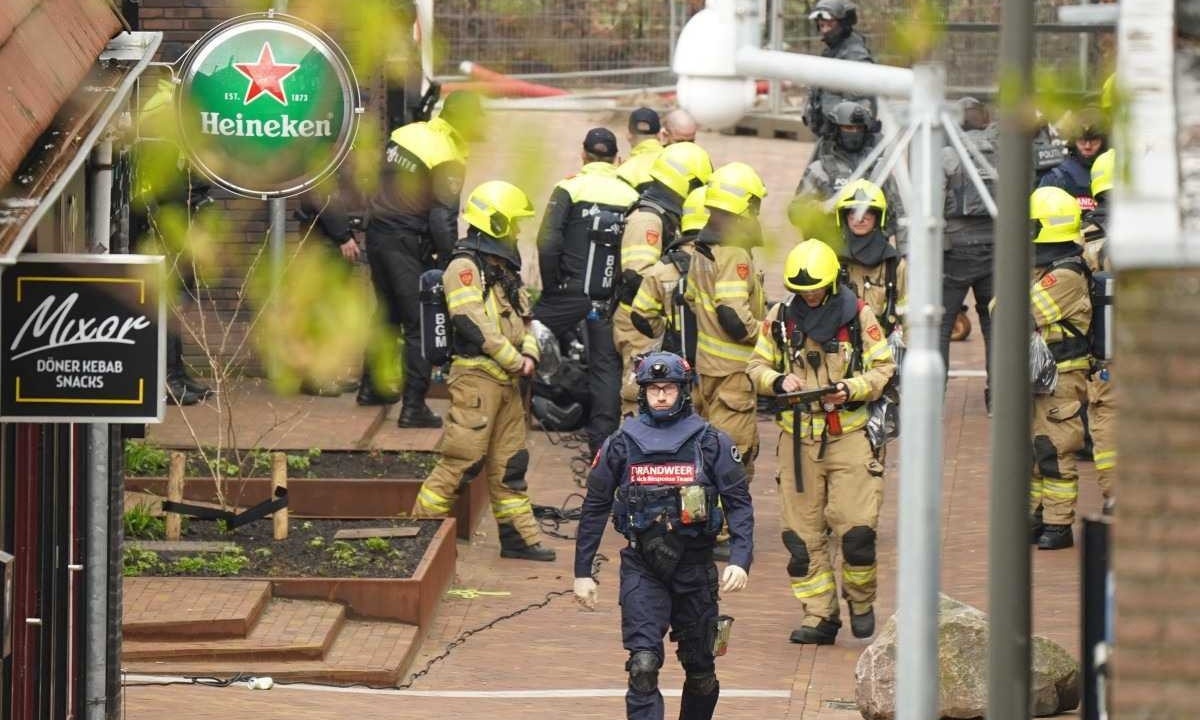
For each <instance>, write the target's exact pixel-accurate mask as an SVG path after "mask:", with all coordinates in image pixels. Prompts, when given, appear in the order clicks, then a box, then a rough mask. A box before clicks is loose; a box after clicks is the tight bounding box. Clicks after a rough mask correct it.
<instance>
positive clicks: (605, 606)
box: [126, 113, 1100, 720]
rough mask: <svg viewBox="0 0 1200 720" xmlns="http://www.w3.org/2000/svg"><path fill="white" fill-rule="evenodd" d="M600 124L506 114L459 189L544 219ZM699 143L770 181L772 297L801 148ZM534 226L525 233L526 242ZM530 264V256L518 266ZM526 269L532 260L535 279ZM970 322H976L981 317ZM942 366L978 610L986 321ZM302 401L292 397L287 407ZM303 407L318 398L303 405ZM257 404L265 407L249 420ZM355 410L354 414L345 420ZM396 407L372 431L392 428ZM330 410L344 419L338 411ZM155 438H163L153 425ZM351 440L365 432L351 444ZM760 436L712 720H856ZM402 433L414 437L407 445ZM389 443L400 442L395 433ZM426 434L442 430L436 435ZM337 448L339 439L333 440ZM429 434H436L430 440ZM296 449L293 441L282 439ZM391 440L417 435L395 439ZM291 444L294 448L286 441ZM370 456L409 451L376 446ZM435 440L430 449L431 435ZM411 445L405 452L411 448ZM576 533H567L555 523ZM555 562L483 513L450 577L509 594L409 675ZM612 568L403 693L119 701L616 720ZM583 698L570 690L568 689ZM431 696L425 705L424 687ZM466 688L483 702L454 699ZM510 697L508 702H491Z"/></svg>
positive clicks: (556, 581) (550, 574) (1055, 631)
mask: <svg viewBox="0 0 1200 720" xmlns="http://www.w3.org/2000/svg"><path fill="white" fill-rule="evenodd" d="M601 124H606V125H609V126H610V127H623V125H624V120H623V119H622V118H615V117H613V116H611V115H607V114H593V115H586V114H565V113H564V114H538V113H510V114H508V115H506V116H504V117H502V118H501V119H500V120H498V126H497V127H496V128H493V131H492V132H491V133H490V134H491V136H492V137H496V138H503V139H504V142H496V143H489V144H488V146H487V147H483V148H479V149H478V151H477V152H476V153H475V154H474V155H473V156H472V163H471V167H470V172H471V177H470V178H468V182H467V185H468V186H471V185H473V183H475V182H478V181H481V180H484V179H488V178H490V177H505V178H510V179H512V180H514V181H515V182H517V183H518V184H521V185H522V187H526V188H527V189H528V190H529V192H530V196H531V197H532V198H533V199H534V202H535V205H536V206H537V208H538V211H539V214H540V211H541V208H542V206H543V205H544V202H545V198H546V197H547V196H548V195H549V189H550V186H551V185H552V184H553V182H554V180H555V178H558V177H563V176H565V175H567V174H570V173H572V172H574V171H575V170H576V168H577V167H578V165H577V159H576V158H577V157H578V151H577V148H578V147H579V145H578V143H579V142H580V140H581V138H582V137H583V135H584V132H585V131H586V130H587V128H589V127H591V126H593V125H601ZM700 142H701V143H702V144H703V145H704V146H705V147H707V148H708V149H709V151H710V152H711V153H712V155H713V159H714V163H716V164H720V163H722V162H728V161H729V160H732V159H739V160H744V161H746V162H749V163H751V164H752V165H753V166H754V167H755V168H756V169H758V170H759V172H760V173H761V174H762V175H763V178H764V180H765V181H766V184H767V186H768V188H769V190H770V194H769V195H768V197H767V199H766V201H765V202H764V204H763V218H764V223H765V225H766V230H767V241H768V244H767V246H766V247H765V248H764V249H763V250H762V254H761V258H762V261H763V262H762V264H763V266H764V267H765V269H766V275H767V288H768V291H769V294H770V295H772V296H775V297H778V296H779V294H780V292H781V291H780V287H781V282H780V276H781V274H782V262H781V261H782V258H783V256H784V255H785V253H786V251H787V249H789V248H790V247H791V246H792V245H793V244H794V243H795V241H796V240H798V239H800V238H799V235H798V233H796V232H795V231H794V230H792V229H791V228H790V227H789V226H787V223H786V220H785V219H784V218H785V213H784V207H785V206H786V203H787V200H788V199H790V197H791V193H792V189H793V188H794V187H795V185H796V182H797V179H798V178H799V175H800V172H801V170H802V168H803V164H804V159H805V158H807V157H808V154H809V152H810V150H811V147H810V146H807V145H802V144H797V143H794V142H788V141H777V140H760V139H757V138H745V137H728V136H721V135H715V134H709V133H705V134H702V135H701V137H700ZM527 234H530V233H527ZM534 257H536V255H534V254H532V253H528V252H527V253H526V258H527V260H532V259H533V258H534ZM535 269H536V262H528V261H527V262H526V271H527V272H526V274H527V276H528V277H529V278H530V279H532V278H533V276H534V275H536V272H534V270H535ZM976 327H978V325H977V321H976ZM953 354H954V357H953V358H952V363H951V369H952V370H959V371H967V375H966V376H963V377H956V378H952V379H951V380H950V383H949V387H948V393H947V398H946V406H945V420H946V422H945V427H944V430H943V432H944V438H945V452H946V462H945V472H944V475H943V489H942V500H943V514H942V523H943V525H942V532H943V538H944V542H943V547H942V587H943V590H944V591H945V592H946V593H948V594H950V595H952V596H954V597H956V598H959V599H961V600H964V601H966V602H969V603H971V604H974V605H976V606H977V607H980V608H981V609H984V610H986V609H987V498H988V479H987V478H988V460H989V451H988V418H987V416H986V415H985V413H984V405H983V385H984V381H983V378H982V377H980V376H977V375H981V373H978V371H980V370H982V368H983V346H982V342H981V340H980V338H979V334H978V329H976V332H975V333H974V335H973V337H972V338H971V339H970V340H969V341H968V342H966V343H959V344H956V345H955V346H954V349H953ZM296 402H300V401H296ZM303 402H310V401H308V400H304V401H303ZM319 402H321V403H325V404H329V403H332V404H333V405H331V406H330V407H332V408H334V409H338V410H339V411H340V412H342V413H346V414H345V415H330V414H327V413H325V411H322V412H321V413H315V412H314V413H311V414H310V415H309V418H310V420H312V421H314V422H310V423H308V424H305V425H303V426H301V427H300V428H298V429H297V430H296V431H295V433H293V435H294V437H296V438H299V440H297V441H294V442H299V443H300V444H299V445H297V446H295V447H297V448H298V449H299V448H307V447H309V446H311V445H314V444H322V443H323V442H324V438H325V437H328V436H335V437H343V436H345V437H349V436H353V438H351V440H350V441H349V442H350V443H351V445H350V446H351V447H353V441H354V440H356V439H357V438H359V437H362V433H361V432H359V427H360V426H359V425H358V423H362V429H363V430H365V429H366V428H367V427H368V426H369V424H370V420H371V419H372V418H374V415H372V414H371V413H370V412H365V413H363V415H362V417H360V416H359V415H358V414H357V413H358V412H360V411H358V409H357V408H355V407H354V405H353V400H352V399H350V397H349V396H344V397H343V398H340V399H337V400H332V401H325V400H322V401H319ZM256 412H267V411H266V410H262V409H260V410H257V411H256ZM352 413H354V417H353V419H347V418H350V417H351V414H352ZM394 417H395V411H392V413H391V414H390V416H389V417H388V418H387V420H386V421H385V422H383V423H382V424H381V425H380V433H383V432H384V429H386V430H387V432H388V433H389V434H390V433H392V432H395V428H394ZM335 418H336V422H335V421H334V419H335ZM153 432H154V434H155V436H158V432H159V431H158V430H155V431H153ZM355 433H359V434H358V435H355ZM760 433H761V436H762V440H763V450H762V455H761V456H760V458H759V460H758V478H759V480H757V481H756V483H755V485H754V487H753V488H752V491H753V495H754V500H755V509H756V514H757V528H756V540H757V547H756V552H755V558H756V561H755V565H754V568H753V570H752V573H751V577H750V585H749V588H748V589H747V590H746V591H745V592H743V593H741V594H737V595H732V596H729V597H728V598H727V599H726V600H725V601H724V602H723V603H722V611H723V612H725V613H728V614H730V615H733V616H735V617H736V618H737V622H736V623H735V625H734V632H733V640H732V644H731V647H730V651H729V654H728V655H727V656H725V657H724V658H722V659H721V660H720V661H719V668H718V671H719V674H720V677H721V684H722V692H723V696H722V699H721V702H720V705H719V706H718V710H717V716H718V717H720V718H727V719H729V720H738V719H743V718H744V719H753V720H777V719H782V718H793V719H795V720H849V719H850V718H858V717H859V714H858V712H857V711H856V710H854V709H853V707H854V706H853V698H854V665H855V662H856V660H857V658H858V655H859V654H860V652H861V651H862V649H863V648H864V647H865V646H866V644H867V643H866V641H859V640H854V639H853V638H852V637H851V636H850V634H849V632H848V631H847V632H845V633H843V636H842V638H841V639H840V640H839V642H838V644H837V645H835V646H832V647H822V648H812V647H802V646H799V645H792V644H790V643H789V642H788V641H787V636H788V633H789V632H790V631H791V629H792V628H793V627H795V626H796V625H797V624H798V623H799V621H800V608H799V604H798V602H797V601H796V600H795V599H793V598H792V596H791V592H790V589H789V586H788V578H787V574H786V571H785V567H786V563H787V559H786V555H785V550H784V548H783V547H782V544H781V543H780V541H779V536H780V527H779V518H778V508H779V504H778V494H777V492H776V487H775V483H774V482H773V481H772V478H773V476H774V473H775V469H776V467H777V462H776V456H775V452H776V446H777V443H778V431H777V430H776V429H775V428H774V426H773V425H771V424H770V423H767V422H763V423H761V424H760ZM404 437H407V436H404ZM398 438H399V434H398ZM434 439H436V435H434ZM343 441H344V440H343ZM421 441H422V442H428V440H427V439H425V438H422V439H421ZM289 442H292V441H289ZM396 442H397V443H401V442H410V440H408V439H397V440H396ZM284 445H285V446H288V445H286V443H285V444H284ZM379 446H380V447H387V448H389V449H390V448H392V447H395V449H402V448H401V446H400V445H396V446H391V445H386V444H384V443H382V441H381V442H380V444H379ZM430 446H431V443H430ZM414 449H415V448H414ZM531 453H532V458H533V462H532V464H531V468H530V474H529V484H530V487H531V488H532V492H533V494H534V500H535V502H538V503H541V504H555V505H557V504H561V503H563V502H564V501H569V503H570V504H576V503H578V498H568V496H569V494H570V493H571V492H573V491H575V490H576V487H575V485H574V483H573V481H572V479H571V477H570V473H569V472H568V471H567V466H568V458H569V456H570V455H571V453H570V452H567V451H565V450H564V449H563V448H560V447H554V446H552V445H551V444H550V443H549V442H548V441H547V438H546V437H545V436H542V435H537V436H534V437H533V439H532V446H531ZM888 465H889V470H888V472H889V475H888V478H889V485H888V486H887V488H886V491H885V492H886V494H885V505H884V509H883V516H882V518H881V522H880V528H879V549H880V551H879V560H880V574H879V578H880V587H879V604H878V608H877V613H878V617H879V621H880V624H881V625H882V622H883V621H884V620H885V619H886V618H887V617H888V616H890V615H891V614H892V613H893V612H894V611H895V607H896V603H895V592H896V576H895V568H896V552H895V547H896V511H897V508H896V501H897V494H898V493H897V486H896V483H897V481H898V478H897V475H898V471H897V464H896V453H895V452H893V453H892V457H891V458H890V460H889V463H888ZM1084 472H1085V480H1084V482H1082V487H1081V496H1080V507H1081V508H1083V509H1085V510H1092V511H1098V510H1099V507H1100V499H1099V492H1098V490H1097V489H1096V486H1095V483H1094V481H1093V480H1092V477H1091V474H1090V466H1085V468H1084ZM564 530H565V531H566V532H568V533H571V534H573V533H574V526H573V525H568V526H566V527H565V528H564ZM547 542H548V543H549V544H550V545H551V546H552V547H554V548H556V549H557V550H558V552H559V558H558V560H557V562H555V563H551V564H546V565H542V564H538V563H523V562H514V561H508V560H499V559H498V549H497V548H498V544H497V541H496V537H495V525H494V524H493V523H492V522H491V521H490V520H485V521H484V522H483V523H481V525H480V527H479V528H478V533H477V534H476V537H475V538H474V540H473V541H472V542H471V543H470V545H469V546H468V545H465V544H462V545H460V548H459V564H458V577H457V578H456V585H457V586H458V587H463V588H476V589H479V590H487V591H495V592H506V593H510V595H508V596H501V597H495V596H483V597H478V598H475V599H455V598H446V599H445V600H443V601H442V604H441V607H440V609H439V613H438V616H437V620H436V624H435V627H434V628H432V630H431V632H430V634H429V636H428V638H427V639H426V641H425V643H424V645H423V646H422V649H421V652H420V655H419V656H418V658H417V660H416V662H415V664H414V666H413V667H414V668H421V667H422V666H423V665H424V664H425V663H426V661H427V660H429V659H430V658H432V657H434V656H435V655H437V654H439V653H441V652H442V651H443V650H444V648H445V646H446V644H447V643H448V642H450V641H452V640H453V639H454V638H456V637H457V636H458V635H459V634H460V633H462V632H463V631H465V630H468V629H472V628H477V627H479V626H482V625H484V624H486V623H488V622H490V621H492V620H494V619H496V618H498V617H501V616H503V615H506V614H508V613H511V612H513V611H515V610H517V609H519V608H522V607H524V606H526V605H528V604H529V603H531V602H535V601H539V600H542V599H544V597H545V593H547V592H548V591H556V590H557V591H569V589H570V587H571V579H572V570H571V560H572V554H573V547H572V543H570V542H567V541H562V540H556V539H549V540H547ZM619 546H620V544H619V543H618V538H617V536H616V535H615V534H614V533H612V532H611V530H610V531H609V533H608V535H607V537H606V542H605V544H604V546H603V547H602V552H603V553H605V554H606V555H607V556H608V557H609V558H613V559H615V558H616V557H617V550H618V548H619ZM1034 561H1035V562H1034V583H1035V587H1036V588H1037V589H1038V594H1037V596H1036V597H1035V599H1034V607H1033V613H1034V630H1035V632H1037V633H1040V634H1044V635H1047V636H1049V637H1050V638H1052V639H1054V640H1055V641H1057V642H1059V643H1061V644H1063V645H1064V646H1065V647H1066V648H1067V649H1068V651H1070V652H1071V653H1072V654H1075V655H1077V654H1078V650H1077V646H1078V610H1077V603H1078V600H1077V598H1078V566H1079V556H1078V553H1077V551H1074V550H1072V551H1061V552H1056V553H1035V554H1034ZM616 577H617V575H616V568H615V567H613V566H612V564H608V565H606V566H605V567H604V568H603V570H602V571H601V575H600V581H601V586H600V606H599V608H598V609H597V611H596V612H593V613H589V612H584V611H582V610H580V609H578V607H577V606H576V605H575V603H574V602H573V601H572V600H571V599H570V598H569V597H560V598H555V599H553V600H552V601H551V602H550V603H549V605H548V606H547V607H545V608H541V609H537V610H533V611H530V612H527V613H523V614H521V615H519V616H517V617H514V618H512V619H509V620H504V621H502V622H500V623H498V624H497V625H496V626H495V627H493V628H491V629H488V630H486V631H483V632H480V633H478V634H476V635H474V636H472V637H471V638H470V639H468V640H467V641H466V642H465V643H464V644H463V645H461V646H459V647H457V648H456V649H454V650H453V651H452V652H451V653H450V655H449V656H448V657H447V658H446V659H445V660H442V661H440V662H437V663H436V664H434V665H433V666H432V667H431V668H430V670H429V672H428V674H427V675H425V676H423V677H421V678H419V679H417V680H416V681H415V682H414V683H413V685H412V691H409V692H406V693H402V694H400V695H397V694H396V693H394V692H393V693H383V694H380V693H367V692H347V691H331V690H320V689H297V688H286V687H277V688H276V689H275V690H272V691H270V692H262V691H250V690H247V689H245V688H244V687H235V688H229V689H211V688H189V687H168V688H144V687H142V688H130V689H128V690H127V693H126V703H127V707H128V715H127V717H128V718H129V719H130V720H156V719H157V718H159V717H164V716H179V717H187V718H190V719H195V720H201V719H203V718H213V719H214V720H215V719H218V718H219V719H220V720H224V719H225V718H227V717H229V716H231V715H233V714H238V715H242V714H246V715H253V716H254V717H256V718H259V719H260V720H275V719H276V718H278V719H279V720H285V719H286V720H300V719H301V718H329V719H331V720H332V719H334V718H339V719H340V718H347V717H364V718H376V717H378V718H383V717H386V718H389V719H391V720H406V719H410V718H411V719H414V720H415V719H417V718H422V719H423V718H432V717H454V718H458V719H460V720H495V719H496V718H505V719H507V718H528V719H529V720H543V719H544V720H551V719H554V720H557V719H559V718H569V719H570V720H591V719H597V720H599V719H600V718H603V719H605V720H612V719H613V718H619V717H622V716H623V707H624V706H623V700H622V694H623V691H624V686H625V674H624V671H623V664H624V661H625V653H624V651H623V650H622V649H621V641H620V633H619V627H618V622H619V608H618V607H617V603H616V597H615V595H616V593H615V586H616ZM681 683H682V675H681V673H680V672H679V669H678V666H677V664H675V663H674V662H673V658H672V659H671V660H668V662H667V664H666V666H665V667H664V670H663V672H662V676H661V684H662V686H663V687H664V688H669V689H670V688H678V687H679V686H680V684H681ZM569 691H576V692H569ZM426 693H431V695H429V694H426ZM463 693H491V694H490V695H487V694H485V695H475V696H469V697H460V696H458V695H462V694H463ZM497 694H499V695H505V694H508V695H509V696H503V697H502V696H498V695H497ZM667 707H668V717H673V716H674V713H675V712H676V711H677V708H678V700H677V699H676V697H670V696H669V697H668V700H667Z"/></svg>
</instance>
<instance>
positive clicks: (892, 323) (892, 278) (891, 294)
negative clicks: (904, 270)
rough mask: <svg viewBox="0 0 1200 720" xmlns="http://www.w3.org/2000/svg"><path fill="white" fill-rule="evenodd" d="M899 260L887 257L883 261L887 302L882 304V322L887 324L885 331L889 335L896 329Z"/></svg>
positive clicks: (898, 298) (898, 301)
mask: <svg viewBox="0 0 1200 720" xmlns="http://www.w3.org/2000/svg"><path fill="white" fill-rule="evenodd" d="M899 266H900V258H898V257H889V258H886V259H885V260H884V261H883V283H884V288H885V291H886V292H885V297H886V298H887V302H886V303H885V304H884V308H883V314H884V316H885V317H883V318H882V319H883V322H885V323H887V327H886V330H887V332H888V334H889V335H890V334H891V332H892V330H893V328H895V327H896V320H897V318H896V306H897V305H899V303H900V288H899V286H898V285H897V282H896V279H897V275H898V274H899V269H898V268H899Z"/></svg>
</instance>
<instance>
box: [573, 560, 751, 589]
mask: <svg viewBox="0 0 1200 720" xmlns="http://www.w3.org/2000/svg"><path fill="white" fill-rule="evenodd" d="M749 579H750V578H749V576H747V575H746V571H745V570H743V569H741V568H740V567H738V566H737V565H726V566H725V574H724V575H722V576H721V592H727V593H735V592H737V591H738V590H741V589H742V588H744V587H746V581H747V580H749ZM575 594H576V595H578V594H579V581H578V580H576V581H575Z"/></svg>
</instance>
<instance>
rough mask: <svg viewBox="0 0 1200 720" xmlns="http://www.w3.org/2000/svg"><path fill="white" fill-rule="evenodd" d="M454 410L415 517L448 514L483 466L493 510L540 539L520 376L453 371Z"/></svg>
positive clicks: (502, 521) (530, 540)
mask: <svg viewBox="0 0 1200 720" xmlns="http://www.w3.org/2000/svg"><path fill="white" fill-rule="evenodd" d="M449 387H450V413H449V416H448V417H447V418H446V424H445V428H444V429H443V431H442V438H441V440H439V441H438V444H437V450H438V452H440V453H441V454H442V457H441V459H440V460H439V461H438V464H437V466H436V467H435V468H434V469H433V471H432V472H431V473H429V477H427V478H426V479H425V482H424V483H422V484H421V490H420V492H419V493H418V494H417V501H416V503H415V504H414V505H413V510H412V514H413V516H414V517H445V516H447V515H449V514H450V511H451V509H452V508H453V507H454V501H455V499H457V498H458V494H459V492H461V491H462V490H463V488H465V487H466V484H467V483H468V482H470V481H471V480H472V478H474V477H475V475H477V474H478V473H479V471H480V470H482V471H483V474H484V476H485V477H486V478H487V484H488V490H489V492H490V494H491V500H492V515H494V516H495V518H496V523H497V524H498V525H500V526H501V527H502V528H503V526H504V525H511V526H512V527H513V528H515V529H516V530H517V532H518V533H519V534H520V535H521V538H522V539H523V540H524V541H525V544H526V545H532V544H534V543H536V542H538V534H539V531H538V523H537V520H536V519H534V517H533V504H532V503H531V502H530V500H529V495H528V493H527V492H526V491H527V489H528V488H527V485H526V483H525V472H526V470H527V469H528V466H529V450H528V449H527V448H526V447H525V409H524V403H523V402H522V399H521V393H520V390H519V389H518V385H517V383H516V382H507V383H502V382H500V381H499V380H495V379H493V378H491V377H488V376H484V375H482V374H480V373H473V372H463V373H458V372H454V369H453V367H452V368H451V374H450V382H449Z"/></svg>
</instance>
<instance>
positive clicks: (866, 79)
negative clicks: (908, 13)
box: [736, 47, 913, 97]
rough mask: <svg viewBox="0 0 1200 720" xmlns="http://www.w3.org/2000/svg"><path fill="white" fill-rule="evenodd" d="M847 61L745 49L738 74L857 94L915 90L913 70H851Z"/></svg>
mask: <svg viewBox="0 0 1200 720" xmlns="http://www.w3.org/2000/svg"><path fill="white" fill-rule="evenodd" d="M848 63H849V61H847V60H834V59H833V58H826V57H820V56H817V55H801V54H798V53H789V52H778V51H775V50H762V49H760V48H757V47H741V48H739V49H738V51H737V61H736V64H737V71H738V74H739V75H742V76H743V77H774V78H785V79H788V80H792V81H794V82H798V83H802V84H804V85H810V86H819V87H822V88H827V89H829V90H839V91H841V92H844V93H850V94H853V95H864V96H871V95H884V96H887V97H906V96H908V95H910V94H911V93H912V90H913V71H912V70H909V69H908V68H899V67H892V66H890V65H876V64H874V63H857V64H855V66H854V69H853V72H849V71H847V68H846V65H847V64H848Z"/></svg>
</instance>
